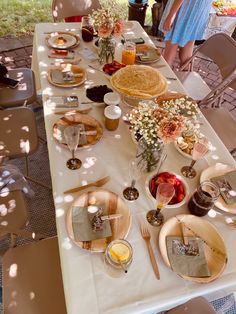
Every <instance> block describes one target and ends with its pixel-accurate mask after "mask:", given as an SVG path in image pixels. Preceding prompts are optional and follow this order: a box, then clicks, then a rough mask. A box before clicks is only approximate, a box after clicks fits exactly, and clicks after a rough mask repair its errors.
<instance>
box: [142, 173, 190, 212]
mask: <svg viewBox="0 0 236 314" xmlns="http://www.w3.org/2000/svg"><path fill="white" fill-rule="evenodd" d="M167 173H168V174H169V175H170V177H169V178H165V177H166V175H165V174H167ZM161 175H162V176H163V179H162V178H161V179H160V180H161V181H162V182H160V183H172V181H173V176H175V177H176V184H175V185H174V187H175V191H176V193H175V195H174V197H173V199H174V198H175V200H176V202H175V203H174V204H171V205H170V204H168V205H166V206H165V208H177V207H180V206H182V205H183V204H184V203H185V202H186V201H187V198H188V195H189V188H188V185H187V183H186V181H185V180H184V178H183V177H181V176H180V175H178V174H177V173H174V172H171V171H162V172H160V173H156V172H153V173H151V174H150V175H149V176H148V177H147V179H146V181H145V189H146V192H147V194H148V196H149V197H150V198H151V199H152V200H153V201H154V200H155V199H156V198H155V196H154V195H153V194H154V188H157V186H158V184H156V185H155V187H154V186H152V187H151V184H154V181H153V180H154V178H155V177H156V179H157V177H159V178H160V176H161ZM170 181H171V182H170ZM151 188H153V194H152V192H151ZM183 194H184V196H183ZM173 199H172V200H171V201H173ZM178 199H179V201H178Z"/></svg>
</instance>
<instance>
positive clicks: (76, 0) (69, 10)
mask: <svg viewBox="0 0 236 314" xmlns="http://www.w3.org/2000/svg"><path fill="white" fill-rule="evenodd" d="M100 8H101V5H100V3H99V1H98V0H92V1H85V0H84V1H81V0H53V1H52V16H53V19H54V22H57V21H58V20H62V19H64V18H67V17H73V16H84V15H88V14H90V13H92V10H97V9H100Z"/></svg>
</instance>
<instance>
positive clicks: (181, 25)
mask: <svg viewBox="0 0 236 314" xmlns="http://www.w3.org/2000/svg"><path fill="white" fill-rule="evenodd" d="M173 2H174V0H169V1H168V3H167V5H166V7H165V10H164V12H163V15H162V19H161V22H160V25H159V29H160V30H161V31H162V32H163V29H162V26H163V23H164V21H165V18H166V16H167V15H168V13H169V11H170V8H171V6H172V4H173ZM211 5H212V0H184V1H183V3H182V6H181V7H180V9H179V11H178V13H177V15H176V18H175V21H174V23H173V25H172V27H171V30H170V31H169V32H166V33H165V40H170V41H171V43H172V44H178V45H179V46H180V47H184V46H185V45H186V44H187V43H188V42H189V41H190V40H201V39H203V35H204V31H205V28H206V26H207V22H208V18H209V12H210V9H211Z"/></svg>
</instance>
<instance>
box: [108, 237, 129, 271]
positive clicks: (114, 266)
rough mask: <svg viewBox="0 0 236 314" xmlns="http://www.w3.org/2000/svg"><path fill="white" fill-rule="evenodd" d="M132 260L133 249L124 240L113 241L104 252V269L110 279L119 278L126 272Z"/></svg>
mask: <svg viewBox="0 0 236 314" xmlns="http://www.w3.org/2000/svg"><path fill="white" fill-rule="evenodd" d="M132 259H133V249H132V247H131V245H130V243H129V242H128V241H126V240H123V239H120V240H114V241H112V242H111V243H110V244H109V245H108V246H107V248H106V251H105V261H104V262H105V269H106V271H107V273H108V274H109V275H110V276H111V277H120V276H122V275H124V274H126V273H127V272H128V268H129V266H130V264H131V262H132Z"/></svg>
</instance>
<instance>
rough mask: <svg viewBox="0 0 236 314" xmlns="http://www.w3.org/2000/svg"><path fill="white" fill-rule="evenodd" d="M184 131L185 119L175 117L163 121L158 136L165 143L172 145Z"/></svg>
mask: <svg viewBox="0 0 236 314" xmlns="http://www.w3.org/2000/svg"><path fill="white" fill-rule="evenodd" d="M183 129H184V119H183V118H182V117H175V118H172V119H163V121H162V122H161V125H160V128H159V131H158V135H159V136H160V137H161V138H162V140H163V141H164V142H165V143H170V142H173V141H175V140H176V138H177V137H179V136H180V134H181V133H182V131H183Z"/></svg>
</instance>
